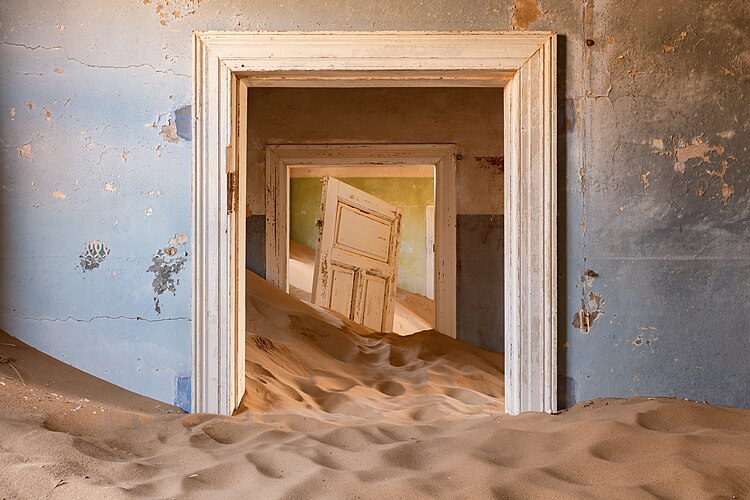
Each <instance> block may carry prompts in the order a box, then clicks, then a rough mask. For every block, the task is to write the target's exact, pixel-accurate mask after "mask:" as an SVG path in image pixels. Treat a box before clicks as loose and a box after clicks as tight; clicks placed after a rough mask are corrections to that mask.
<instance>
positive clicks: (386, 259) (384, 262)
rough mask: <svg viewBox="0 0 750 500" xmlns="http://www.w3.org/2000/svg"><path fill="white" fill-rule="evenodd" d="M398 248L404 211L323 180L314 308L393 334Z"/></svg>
mask: <svg viewBox="0 0 750 500" xmlns="http://www.w3.org/2000/svg"><path fill="white" fill-rule="evenodd" d="M400 246H401V209H400V208H398V207H395V206H393V205H391V204H389V203H386V202H384V201H383V200H381V199H378V198H376V197H374V196H372V195H370V194H368V193H365V192H364V191H360V190H359V189H356V188H354V187H352V186H349V185H348V184H345V183H343V182H341V181H339V180H338V179H334V178H330V177H325V178H323V197H322V203H321V223H320V229H319V232H318V248H317V251H316V254H315V274H314V277H313V289H312V299H313V302H314V303H315V304H318V305H321V306H323V307H328V308H330V309H333V310H335V311H337V312H339V313H341V314H343V315H345V316H347V317H349V318H350V319H352V320H354V321H355V322H357V323H360V324H363V325H365V326H368V327H370V328H372V329H374V330H378V331H381V332H390V331H392V329H393V313H394V311H395V308H394V301H395V297H396V279H397V274H398V255H399V247H400Z"/></svg>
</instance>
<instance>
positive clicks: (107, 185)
mask: <svg viewBox="0 0 750 500" xmlns="http://www.w3.org/2000/svg"><path fill="white" fill-rule="evenodd" d="M104 190H105V191H109V192H110V193H116V192H117V188H116V187H115V185H114V184H112V183H111V182H106V183H105V184H104Z"/></svg>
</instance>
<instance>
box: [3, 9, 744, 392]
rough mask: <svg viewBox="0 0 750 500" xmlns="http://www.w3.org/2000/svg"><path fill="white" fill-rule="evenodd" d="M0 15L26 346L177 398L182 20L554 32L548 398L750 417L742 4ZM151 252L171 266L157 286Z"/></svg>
mask: <svg viewBox="0 0 750 500" xmlns="http://www.w3.org/2000/svg"><path fill="white" fill-rule="evenodd" d="M0 23H2V24H1V25H0V40H2V44H0V60H2V63H3V69H4V73H3V78H2V80H1V81H0V234H2V235H3V237H2V240H0V274H1V275H2V276H3V280H2V284H1V285H0V328H3V329H5V330H8V331H9V332H10V333H12V334H14V335H17V336H19V337H21V338H22V339H24V340H25V341H28V342H29V343H30V344H32V345H35V346H37V347H40V348H42V349H43V350H45V351H47V352H51V353H52V354H54V355H56V356H58V357H61V358H62V359H64V360H66V361H68V362H72V363H73V364H76V365H78V366H81V367H82V368H84V369H86V370H88V371H91V372H92V373H95V374H97V375H100V376H103V377H105V378H108V379H109V380H113V381H115V382H117V383H120V384H122V385H125V386H126V387H130V388H133V389H135V390H139V391H141V392H144V393H146V394H150V395H153V396H155V397H159V398H160V399H164V400H167V401H172V400H179V398H178V394H177V393H178V388H179V387H185V383H184V379H182V380H183V382H182V383H181V384H180V383H177V377H178V376H180V374H182V375H185V372H184V371H183V370H187V371H188V372H187V374H188V375H189V355H190V327H189V320H188V319H187V317H189V283H190V272H189V266H190V261H189V259H190V256H189V255H188V256H184V255H183V254H182V253H178V254H175V255H173V256H169V255H167V254H168V253H171V252H172V250H167V249H168V248H170V247H171V246H172V245H170V241H171V240H172V239H176V240H178V239H179V240H180V241H182V238H181V237H180V238H175V236H179V235H182V234H185V235H186V236H187V237H188V242H187V243H186V245H189V238H190V237H191V235H190V233H189V227H190V192H189V185H190V184H189V182H190V181H189V179H190V144H189V142H188V141H189V137H190V136H189V132H188V130H186V127H184V126H181V125H180V124H184V123H185V122H186V120H185V116H186V114H187V113H186V112H187V110H186V109H185V108H184V106H186V105H188V104H189V102H190V88H191V87H190V86H191V83H190V77H189V75H190V54H189V51H190V47H191V43H190V32H191V30H193V29H242V30H256V29H277V30H386V29H387V30H511V29H517V30H524V29H538V30H555V31H557V32H558V33H559V35H560V38H559V72H560V82H559V91H558V95H559V110H558V111H559V151H558V158H559V174H560V186H559V187H560V190H559V195H560V221H559V226H558V227H559V235H560V238H559V244H560V254H559V263H558V264H559V270H560V280H559V285H560V290H559V297H560V301H559V312H560V332H559V333H560V344H559V347H560V374H561V387H562V389H564V391H563V392H565V394H563V397H564V400H563V401H567V402H568V403H572V402H574V401H577V400H584V399H588V398H592V397H596V396H631V395H634V394H654V395H655V394H662V395H675V396H682V397H688V398H692V399H700V400H707V401H711V402H717V403H726V404H734V405H743V406H750V388H749V387H748V381H749V380H750V364H749V363H747V359H748V355H749V354H750V335H748V330H749V329H750V300H748V299H750V297H749V295H750V290H748V287H749V286H750V285H749V283H750V248H749V247H750V228H748V224H749V223H748V220H750V176H748V162H749V160H750V158H749V156H748V155H749V153H748V148H750V134H749V129H750V122H749V121H748V120H749V118H748V117H750V109H749V108H750V99H749V98H748V93H749V87H750V81H749V78H750V77H749V74H748V70H749V69H750V49H748V48H747V39H748V35H749V34H750V33H748V26H750V4H749V3H748V2H745V1H743V0H683V1H681V2H674V1H671V0H670V1H666V0H649V1H645V0H635V1H633V0H627V1H626V0H618V1H614V0H608V1H602V0H464V1H461V2H456V1H452V0H451V1H449V0H436V1H434V2H429V3H425V2H421V1H419V2H418V1H415V0H379V1H371V0H361V1H360V2H357V3H354V2H349V1H346V0H329V1H328V2H325V3H321V2H316V1H311V0H289V1H286V2H283V4H279V3H278V2H276V1H272V0H258V1H254V2H251V3H248V2H240V1H237V0H203V1H201V2H199V1H197V0H169V1H167V0H152V1H151V2H143V1H142V0H139V1H123V2H107V3H106V4H105V3H104V2H99V1H93V0H81V1H79V2H75V3H71V2H62V1H50V2H44V3H39V2H31V1H14V2H4V3H2V4H0ZM587 40H591V41H592V42H593V45H589V44H587V43H586V41H587ZM27 101H28V103H29V104H26V103H27ZM66 104H67V106H66ZM45 107H46V108H47V109H45ZM178 111H179V112H178ZM170 120H171V122H170ZM165 126H166V127H165ZM82 131H83V133H81V132H82ZM162 132H163V133H162ZM180 134H182V136H180ZM124 149H126V150H127V153H125V151H124ZM123 156H125V158H123ZM107 183H110V184H111V187H108V185H107ZM112 190H114V191H112ZM63 195H64V196H65V198H62V196H63ZM149 209H151V210H150V211H149ZM149 214H150V215H149ZM99 242H102V243H103V244H104V245H106V249H105V247H104V246H103V245H102V244H101V243H99ZM175 248H178V252H182V250H181V249H182V247H175ZM185 248H187V247H185ZM160 250H161V251H162V253H163V254H165V255H167V257H170V258H171V257H176V258H182V257H186V258H187V259H188V260H187V261H186V263H185V266H184V267H182V268H180V270H179V272H178V273H177V274H176V275H175V274H174V273H173V272H172V273H170V275H171V276H176V277H178V278H179V279H180V283H179V284H177V281H176V280H175V281H174V289H175V295H174V296H173V295H172V292H171V291H170V290H169V282H168V281H164V280H163V279H159V280H157V282H156V285H155V284H154V278H155V277H157V276H160V275H162V273H161V270H162V269H165V266H164V265H162V264H159V265H157V267H156V268H155V270H154V271H150V270H149V268H150V267H151V266H152V265H153V264H154V262H153V259H154V257H158V256H159V251H160ZM162 258H163V259H165V258H166V257H162ZM97 263H98V264H99V265H98V267H96V266H95V264H97ZM157 264H158V259H157ZM177 265H178V262H177V260H176V259H174V260H173V261H172V263H171V264H169V266H177ZM84 269H86V271H85V272H84ZM170 269H176V267H170ZM113 272H114V273H115V274H114V275H113V274H112V273H113ZM164 285H166V288H164ZM159 290H164V291H163V292H162V293H161V294H159V293H158V291H159ZM154 297H156V298H160V299H161V301H160V308H161V314H157V313H156V311H155V310H154V306H155V303H154V300H153V299H154ZM138 318H145V320H139V319H138ZM156 321H158V322H156Z"/></svg>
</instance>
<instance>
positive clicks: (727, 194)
mask: <svg viewBox="0 0 750 500" xmlns="http://www.w3.org/2000/svg"><path fill="white" fill-rule="evenodd" d="M732 158H733V157H732ZM728 169H729V162H728V161H727V160H722V161H721V170H708V169H707V170H706V173H707V174H708V175H709V176H711V177H718V178H719V179H721V195H720V198H721V201H724V202H726V201H729V198H731V197H732V195H733V194H734V186H733V185H730V184H727V182H726V176H727V170H728Z"/></svg>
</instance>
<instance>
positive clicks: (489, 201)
mask: <svg viewBox="0 0 750 500" xmlns="http://www.w3.org/2000/svg"><path fill="white" fill-rule="evenodd" d="M248 108H249V111H250V113H249V116H250V140H249V141H248V158H249V160H248V161H249V170H250V172H249V174H248V214H251V215H250V219H249V222H248V235H247V236H248V238H247V240H248V248H253V250H252V253H253V255H256V256H263V255H264V251H263V249H262V247H259V245H261V244H263V243H262V242H263V241H265V240H264V239H263V238H260V237H259V235H258V234H257V232H253V231H252V228H257V227H259V226H260V225H261V219H263V220H265V199H264V196H265V190H264V184H265V154H264V151H265V147H266V145H267V144H285V143H286V144H304V143H312V144H315V143H324V144H325V143H352V144H353V143H450V144H456V145H457V146H458V151H459V154H460V157H461V159H459V160H458V161H457V166H456V170H457V172H456V184H457V187H456V189H457V193H456V196H457V205H458V206H457V210H458V215H457V225H458V226H461V225H462V221H463V220H464V219H465V218H471V222H470V223H469V222H467V223H463V226H464V227H469V226H467V224H469V225H471V226H475V227H478V228H481V230H482V231H481V235H483V236H482V237H483V238H484V239H485V241H487V240H488V239H489V240H491V241H500V242H502V237H503V236H502V225H499V226H498V225H497V223H496V219H497V216H498V215H499V214H502V211H503V192H502V188H503V157H502V154H503V152H502V148H503V141H502V137H503V117H502V108H503V103H502V92H501V90H500V89H487V88H484V89H477V88H474V89H472V88H390V89H388V88H380V89H377V88H376V89H251V90H250V98H249V102H248ZM253 219H256V220H253ZM456 243H457V247H458V252H457V253H458V262H457V280H458V285H459V286H458V289H457V290H456V296H457V298H456V304H457V329H456V332H457V337H458V338H459V339H460V340H462V341H464V342H468V343H470V344H472V345H476V346H481V347H484V348H487V349H491V350H494V351H501V350H502V349H503V346H504V336H503V329H504V318H503V314H502V313H499V314H498V311H499V312H501V311H502V308H503V281H502V276H503V274H502V266H503V261H502V258H500V255H501V254H500V253H495V254H493V255H488V254H487V253H486V252H485V248H484V247H483V245H482V244H481V243H479V242H478V240H477V238H475V237H473V235H472V234H470V233H464V234H463V235H462V234H461V233H459V234H458V236H457V241H456ZM500 247H502V244H501V245H500ZM261 266H263V264H262V263H261V262H258V261H250V262H248V267H249V268H251V269H252V268H256V269H258V268H260V267H261ZM476 299H481V300H482V308H483V310H486V311H489V310H492V311H494V312H493V313H492V314H472V312H471V311H475V310H476V307H477V304H476V303H475V300H476Z"/></svg>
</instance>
